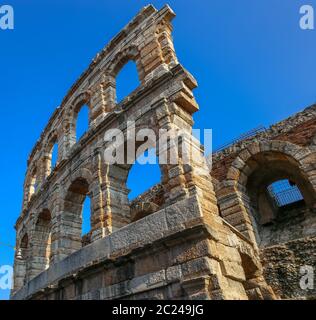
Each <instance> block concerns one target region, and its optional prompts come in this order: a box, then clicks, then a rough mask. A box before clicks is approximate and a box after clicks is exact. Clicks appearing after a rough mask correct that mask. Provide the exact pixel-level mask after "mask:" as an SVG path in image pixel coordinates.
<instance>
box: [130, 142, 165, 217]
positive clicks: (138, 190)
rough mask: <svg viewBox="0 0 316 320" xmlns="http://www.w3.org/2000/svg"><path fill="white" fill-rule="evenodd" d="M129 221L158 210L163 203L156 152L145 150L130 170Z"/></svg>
mask: <svg viewBox="0 0 316 320" xmlns="http://www.w3.org/2000/svg"><path fill="white" fill-rule="evenodd" d="M127 187H128V189H129V195H128V198H129V203H130V210H131V221H136V220H139V219H141V218H143V217H145V216H147V215H149V214H151V213H153V212H156V211H158V210H159V208H160V207H161V206H162V204H163V202H164V193H163V188H162V185H161V170H160V166H159V159H158V157H157V156H156V150H155V149H154V148H153V149H149V150H146V151H145V152H144V153H143V154H142V155H141V156H139V157H138V158H137V159H136V161H135V164H134V165H133V166H132V167H131V168H130V170H129V173H128V178H127Z"/></svg>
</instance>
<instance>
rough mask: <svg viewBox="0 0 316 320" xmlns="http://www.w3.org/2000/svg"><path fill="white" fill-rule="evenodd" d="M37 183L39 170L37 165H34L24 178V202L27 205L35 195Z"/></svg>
mask: <svg viewBox="0 0 316 320" xmlns="http://www.w3.org/2000/svg"><path fill="white" fill-rule="evenodd" d="M38 183H39V170H38V167H37V163H34V164H33V165H32V166H31V167H30V168H29V171H28V174H27V176H26V184H25V194H26V202H27V203H28V202H29V201H30V200H31V199H32V197H33V195H34V194H35V193H36V191H37V188H38Z"/></svg>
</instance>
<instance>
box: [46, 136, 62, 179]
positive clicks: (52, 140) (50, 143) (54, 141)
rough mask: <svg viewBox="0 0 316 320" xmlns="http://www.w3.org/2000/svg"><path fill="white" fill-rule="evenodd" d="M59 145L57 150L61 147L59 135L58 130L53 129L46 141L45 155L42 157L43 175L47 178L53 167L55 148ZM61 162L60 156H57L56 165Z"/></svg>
mask: <svg viewBox="0 0 316 320" xmlns="http://www.w3.org/2000/svg"><path fill="white" fill-rule="evenodd" d="M55 146H57V148H58V149H57V150H59V148H60V143H59V136H58V132H57V130H53V131H52V132H51V133H50V134H49V135H48V137H47V139H46V142H45V143H44V148H43V157H42V165H43V176H44V178H47V177H48V176H49V175H50V174H51V173H52V170H53V169H54V168H53V165H52V157H53V149H54V147H55ZM58 162H59V156H57V160H56V166H57V165H58Z"/></svg>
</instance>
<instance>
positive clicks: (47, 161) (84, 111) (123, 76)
mask: <svg viewBox="0 0 316 320" xmlns="http://www.w3.org/2000/svg"><path fill="white" fill-rule="evenodd" d="M124 62H125V65H120V68H122V69H121V70H119V71H118V70H116V72H118V74H117V77H116V88H115V89H116V90H115V92H116V98H115V103H120V102H121V101H122V100H123V99H124V98H125V97H126V96H128V95H129V94H130V93H131V92H132V91H133V90H134V89H136V88H137V87H138V86H139V84H140V82H139V76H138V72H137V68H136V64H135V62H134V61H127V62H126V61H124ZM83 102H86V101H85V99H83ZM83 102H80V103H79V104H78V105H76V106H75V108H74V116H73V120H72V121H71V124H70V125H71V127H72V132H73V133H72V134H71V140H72V143H71V145H75V144H76V143H77V142H78V141H80V139H81V138H82V137H83V136H84V134H85V133H86V132H87V131H88V130H89V127H90V122H91V115H90V109H91V108H90V107H89V105H88V103H83ZM59 140H61V139H60V137H58V134H57V132H56V131H54V132H53V133H52V134H51V135H50V137H48V138H47V142H46V146H45V147H44V156H43V159H42V160H41V161H40V162H42V164H40V165H38V163H37V164H36V165H34V167H33V168H32V167H31V169H30V173H29V177H28V179H27V181H26V185H27V186H26V189H27V190H26V193H27V202H29V201H30V200H31V198H32V196H33V195H34V194H35V193H36V192H37V190H38V187H39V185H40V181H41V180H42V179H43V178H44V179H45V178H47V177H48V176H50V174H51V173H52V172H53V171H54V168H55V167H56V166H57V164H58V160H59V159H60V154H59V146H60V142H59ZM41 167H43V168H41ZM41 170H42V171H43V173H41V172H40V171H41Z"/></svg>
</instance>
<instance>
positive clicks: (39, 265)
mask: <svg viewBox="0 0 316 320" xmlns="http://www.w3.org/2000/svg"><path fill="white" fill-rule="evenodd" d="M51 227H52V226H51V213H50V211H49V210H48V209H44V210H43V211H42V212H41V213H40V214H39V215H38V218H37V221H36V225H35V232H34V237H33V245H32V251H33V252H32V258H33V259H34V260H35V263H34V270H33V274H34V275H37V274H39V273H41V272H42V271H44V270H46V269H47V268H48V267H49V264H50V259H51Z"/></svg>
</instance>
